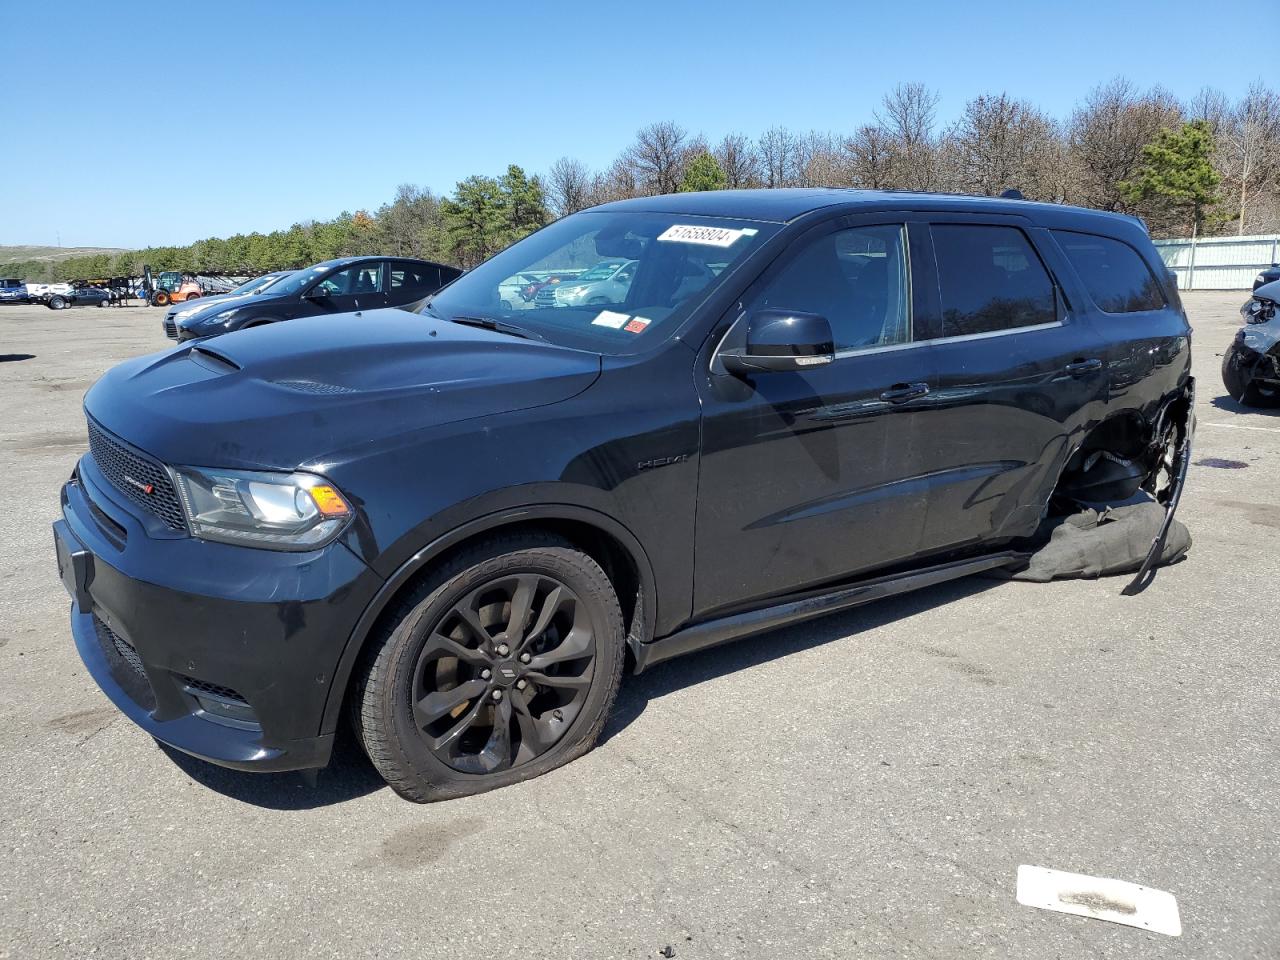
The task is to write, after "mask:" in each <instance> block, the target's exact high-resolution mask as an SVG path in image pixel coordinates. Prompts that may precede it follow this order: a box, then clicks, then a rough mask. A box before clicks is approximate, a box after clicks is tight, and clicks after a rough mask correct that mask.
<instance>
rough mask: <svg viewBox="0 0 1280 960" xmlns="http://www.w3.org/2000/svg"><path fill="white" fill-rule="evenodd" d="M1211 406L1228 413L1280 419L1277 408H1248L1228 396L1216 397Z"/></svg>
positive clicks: (1279, 412) (1211, 401) (1210, 402)
mask: <svg viewBox="0 0 1280 960" xmlns="http://www.w3.org/2000/svg"><path fill="white" fill-rule="evenodd" d="M1209 406H1211V407H1214V408H1216V409H1218V410H1225V411H1227V413H1248V414H1256V415H1259V416H1263V417H1280V408H1275V407H1246V406H1245V405H1244V404H1243V403H1241V402H1240V401H1238V400H1233V399H1232V398H1231V397H1230V396H1228V395H1227V394H1225V393H1224V394H1223V395H1222V396H1220V397H1214V398H1213V399H1212V400H1210V401H1209Z"/></svg>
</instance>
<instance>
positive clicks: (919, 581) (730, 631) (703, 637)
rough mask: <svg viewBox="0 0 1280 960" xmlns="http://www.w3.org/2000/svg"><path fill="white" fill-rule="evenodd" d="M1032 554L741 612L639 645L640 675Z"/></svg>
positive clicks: (945, 566)
mask: <svg viewBox="0 0 1280 960" xmlns="http://www.w3.org/2000/svg"><path fill="white" fill-rule="evenodd" d="M1029 556H1030V555H1029V554H1027V553H1022V552H1020V551H1017V550H1006V551H1003V552H1001V553H990V554H986V555H985V556H981V557H973V558H971V559H968V560H953V561H951V562H950V563H940V564H937V565H936V566H932V567H922V568H921V569H919V570H911V571H908V572H907V573H898V574H893V575H892V576H888V577H876V578H875V579H872V580H863V581H861V582H859V583H855V584H852V585H845V586H842V587H837V588H836V589H834V590H831V591H828V592H826V593H819V594H806V595H805V596H803V597H801V598H799V599H795V600H788V601H785V602H783V603H779V604H775V605H774V606H771V607H763V608H761V609H759V610H749V611H747V612H746V613H735V614H732V615H730V616H727V617H720V618H718V619H715V620H707V621H704V622H703V623H696V624H694V625H693V626H690V627H685V628H684V629H683V630H677V631H676V632H675V633H673V634H670V635H669V636H666V637H662V638H661V639H659V640H651V641H649V642H648V643H642V644H637V645H636V646H635V647H633V650H634V652H635V658H636V669H635V672H636V673H641V672H642V671H644V670H647V669H648V668H649V667H652V666H653V665H654V664H655V663H661V662H662V661H663V660H670V659H671V658H672V657H679V656H683V655H684V654H686V653H693V652H694V651H695V650H703V649H706V648H707V647H715V646H719V645H720V644H722V643H727V642H728V641H730V640H737V639H739V638H741V637H746V636H750V635H751V634H753V633H763V632H764V631H766V630H773V629H775V628H777V627H783V626H787V625H789V624H792V623H800V622H801V621H804V620H812V619H813V618H814V617H821V616H824V615H826V614H828V613H835V612H837V611H839V610H847V609H849V608H850V607H858V606H861V605H862V604H864V603H870V602H871V601H873V600H880V599H882V598H883V597H891V596H894V595H895V594H899V593H908V592H910V591H912V590H919V589H921V588H923V587H932V586H934V585H935V584H938V583H945V582H946V581H948V580H956V579H959V578H960V577H967V576H969V575H970V574H974V573H981V572H982V571H984V570H994V569H995V568H997V567H1012V566H1017V565H1019V564H1025V563H1026V562H1027V558H1028V557H1029Z"/></svg>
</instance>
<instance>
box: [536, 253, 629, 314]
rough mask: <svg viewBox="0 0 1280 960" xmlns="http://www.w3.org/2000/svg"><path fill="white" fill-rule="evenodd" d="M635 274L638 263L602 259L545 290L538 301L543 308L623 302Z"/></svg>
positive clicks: (539, 295)
mask: <svg viewBox="0 0 1280 960" xmlns="http://www.w3.org/2000/svg"><path fill="white" fill-rule="evenodd" d="M635 272H636V261H634V260H601V261H600V262H599V263H597V264H596V265H595V266H594V267H592V268H591V269H590V270H587V271H586V272H584V273H580V274H578V275H577V276H576V277H574V278H573V279H572V280H565V281H563V282H561V283H558V284H556V285H555V286H548V287H543V288H542V289H541V290H539V291H538V294H537V296H536V297H535V298H534V302H535V303H536V304H537V305H538V306H540V307H555V306H569V305H572V306H581V305H583V304H605V303H621V302H622V301H623V300H625V299H626V298H627V291H628V290H629V289H631V280H632V278H633V277H634V276H635Z"/></svg>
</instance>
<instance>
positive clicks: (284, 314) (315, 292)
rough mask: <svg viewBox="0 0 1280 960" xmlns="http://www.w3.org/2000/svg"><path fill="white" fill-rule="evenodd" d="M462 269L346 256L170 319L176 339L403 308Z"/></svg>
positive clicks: (168, 326)
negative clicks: (255, 291) (301, 319)
mask: <svg viewBox="0 0 1280 960" xmlns="http://www.w3.org/2000/svg"><path fill="white" fill-rule="evenodd" d="M461 273H462V271H461V270H459V269H458V268H457V267H450V266H446V265H444V264H442V263H432V262H431V261H429V260H412V259H408V258H404V257H394V258H391V257H343V258H341V259H338V260H326V261H325V262H324V263H318V264H316V265H315V266H313V267H307V268H305V269H303V270H298V271H295V272H294V273H292V274H291V275H290V276H288V277H285V278H283V279H281V280H278V281H276V282H275V283H273V284H271V286H269V287H267V288H266V289H264V290H262V291H261V292H260V293H258V294H255V295H253V296H249V297H243V298H239V297H237V298H236V299H234V300H229V301H223V302H221V303H215V304H212V305H211V306H209V307H202V308H201V309H199V310H197V311H196V312H195V313H193V314H191V315H190V316H186V317H182V318H181V319H175V320H174V321H172V322H170V320H169V319H168V318H167V317H166V318H165V325H164V332H165V336H167V337H169V338H170V339H173V340H194V339H198V338H202V337H212V336H216V335H218V334H222V333H229V332H231V331H233V330H240V329H243V328H246V327H260V326H263V325H264V324H268V323H277V322H279V321H281V320H293V319H295V318H297V317H312V316H316V315H318V314H322V313H347V312H353V311H362V312H363V311H366V310H377V309H379V308H381V307H403V306H408V305H410V304H414V303H417V302H419V301H421V300H423V299H425V298H426V297H428V296H430V295H431V294H433V293H435V292H436V291H437V290H439V289H440V288H441V287H443V286H444V285H445V284H446V283H449V282H450V281H451V280H453V279H454V278H455V277H457V276H459V275H460V274H461Z"/></svg>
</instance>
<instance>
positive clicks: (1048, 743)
mask: <svg viewBox="0 0 1280 960" xmlns="http://www.w3.org/2000/svg"><path fill="white" fill-rule="evenodd" d="M1185 299H1186V303H1187V307H1188V311H1189V313H1190V315H1191V318H1192V322H1193V324H1194V326H1195V335H1194V358H1195V361H1194V362H1195V368H1196V370H1195V372H1196V374H1197V376H1198V377H1199V393H1198V398H1197V405H1198V410H1197V413H1198V416H1199V424H1200V427H1199V432H1198V435H1197V449H1196V454H1195V459H1196V460H1197V461H1199V463H1198V465H1196V466H1193V467H1192V469H1191V473H1190V477H1189V481H1188V486H1187V491H1186V494H1185V497H1184V500H1183V507H1182V510H1181V513H1180V516H1181V517H1182V519H1183V520H1184V521H1185V522H1186V523H1187V525H1188V526H1189V527H1190V529H1191V532H1192V535H1193V537H1194V538H1195V544H1194V546H1193V548H1192V550H1191V553H1190V555H1189V557H1188V559H1187V560H1186V561H1185V562H1183V563H1181V564H1178V565H1177V566H1174V567H1172V568H1168V569H1165V570H1162V571H1161V572H1160V574H1159V575H1158V576H1157V578H1156V580H1155V582H1154V584H1153V585H1152V586H1151V587H1150V588H1149V589H1148V590H1146V591H1145V592H1144V593H1142V594H1140V595H1138V596H1136V597H1123V596H1121V594H1120V590H1121V587H1122V586H1123V585H1124V580H1123V579H1108V580H1100V581H1092V582H1068V583H1053V584H1047V585H1038V584H1029V583H1010V582H997V581H994V580H990V579H970V580H966V581H960V582H955V583H951V584H947V585H944V586H941V587H937V588H934V589H930V590H927V591H923V592H920V593H916V594H911V595H907V596H904V597H899V598H896V599H892V600H888V601H884V602H881V603H879V604H875V605H872V606H868V607H865V608H862V609H859V610H855V611H852V612H849V613H846V614H842V615H837V616H833V617H830V618H828V619H825V620H820V621H817V622H813V623H809V624H805V625H801V626H797V627H793V628H789V629H785V630H781V631H777V632H774V633H770V634H766V635H764V636H760V637H756V638H753V639H749V640H745V641H741V642H739V643H736V644H733V645H729V646H727V647H723V648H720V649H716V650H711V651H707V652H704V653H701V654H697V655H694V656H691V657H688V658H685V659H682V660H676V661H672V662H670V663H667V664H663V665H661V666H659V667H657V668H655V669H653V670H652V671H651V672H649V673H646V674H644V675H643V676H640V677H633V678H628V680H627V681H626V682H624V685H623V690H622V693H621V695H620V699H619V704H618V708H617V714H616V716H615V717H614V719H613V721H612V722H611V724H610V725H609V727H608V730H607V736H606V739H605V741H604V742H603V743H602V744H601V746H600V747H599V748H597V749H596V750H595V751H594V752H593V753H591V754H589V755H587V756H586V757H584V758H582V759H581V760H578V761H576V762H575V763H573V764H571V765H570V766H568V767H566V768H564V769H562V770H559V771H556V772H554V773H552V774H550V775H548V776H545V777H542V778H540V779H537V780H533V781H531V782H528V783H525V784H521V785H519V786H516V787H512V788H508V789H505V790H500V791H497V792H494V793H489V794H486V795H483V796H480V797H474V798H470V799H464V800H455V801H450V802H447V803H442V804H435V805H431V806H417V805H413V804H410V803H406V802H405V801H402V800H400V799H398V798H397V797H396V796H395V794H393V793H392V792H391V791H390V790H389V789H387V788H386V787H384V786H383V785H382V784H381V782H380V781H379V780H378V779H377V776H376V774H374V772H373V771H372V769H371V768H370V767H369V766H368V764H367V762H365V761H364V760H363V759H362V758H361V756H360V755H359V753H358V751H356V750H354V749H352V748H350V745H348V747H347V748H346V749H344V750H342V751H341V755H340V757H339V760H338V761H337V763H336V764H335V766H334V767H333V768H331V769H329V770H327V771H325V772H323V773H322V774H321V775H320V777H319V781H318V784H317V785H316V786H314V787H313V786H309V785H308V784H306V783H305V782H304V781H303V780H302V778H300V777H299V776H297V775H293V774H288V775H283V774H282V775H256V776H255V775H251V774H242V773H234V772H230V771H226V770H221V769H218V768H215V767H211V766H207V765H205V764H203V763H200V762H198V761H195V760H191V759H188V758H184V757H182V756H180V755H173V754H170V753H168V752H166V751H165V750H162V749H160V748H159V747H158V746H157V745H156V743H155V742H154V741H152V740H151V739H150V738H149V737H147V736H146V735H144V734H143V733H142V732H141V731H140V730H138V729H137V728H135V727H134V726H133V725H132V724H130V723H129V722H128V721H127V720H125V719H124V718H123V717H121V716H119V715H118V714H117V712H116V711H115V709H114V708H113V707H112V706H111V705H110V704H109V703H108V701H107V700H106V698H105V697H104V696H103V695H102V694H101V693H100V692H99V691H98V690H97V688H96V687H95V685H94V684H93V682H92V681H91V680H90V679H89V677H88V676H87V675H86V673H85V670H84V668H83V667H82V666H81V664H80V661H79V659H78V658H77V656H76V653H75V650H74V647H73V645H72V642H71V639H70V635H69V631H68V623H67V610H68V600H67V597H66V595H65V593H64V591H63V589H62V586H61V584H60V583H59V581H58V578H57V574H56V569H55V562H54V556H53V547H52V540H51V536H50V530H49V525H50V523H51V522H52V521H53V520H54V519H55V518H56V517H57V515H58V509H59V508H58V488H59V485H60V484H61V483H62V481H63V480H64V479H65V478H66V476H67V475H68V474H69V473H70V471H71V469H72V467H73V465H74V464H75V461H76V459H77V458H78V457H79V455H80V454H81V453H82V452H83V450H84V448H85V446H86V439H85V426H84V418H83V415H82V412H81V409H80V400H81V397H82V395H83V393H84V391H85V390H86V389H87V388H88V387H89V386H90V384H92V382H93V381H94V380H95V379H96V378H97V377H98V376H99V375H101V373H102V372H103V371H104V370H106V369H107V368H108V367H110V366H111V365H112V364H114V363H116V362H118V361H119V360H122V359H124V358H126V357H129V356H133V355H136V354H139V353H143V352H147V351H151V350H157V349H161V348H163V347H165V346H166V341H165V340H164V338H163V336H162V334H161V331H160V318H161V316H162V314H163V310H157V309H151V308H144V307H134V308H125V309H97V308H88V307H80V308H73V309H70V310H66V311H60V312H53V311H49V310H47V309H45V308H44V307H39V306H34V307H3V306H0V482H3V496H2V497H0V515H3V518H4V521H5V524H6V528H7V529H6V532H5V534H4V536H3V537H2V538H0V664H2V665H3V669H0V863H3V867H2V868H0V957H4V958H7V957H14V958H22V960H35V958H45V957H77V958H79V957H86V956H89V955H93V956H97V957H120V958H126V957H127V958H131V960H139V958H148V957H157V958H158V957H165V958H175V957H188V956H191V957H201V958H207V957H210V956H232V955H249V956H275V957H293V956H307V957H386V958H390V957H406V958H414V960H424V958H432V957H450V958H481V957H483V958H489V960H500V958H508V957H511V958H516V957H518V958H531V957H548V958H584V960H585V958H591V960H599V958H613V957H657V956H660V955H662V954H661V953H660V951H661V952H666V949H667V948H668V947H670V948H671V954H672V955H674V956H676V957H681V958H710V957H734V958H745V957H752V958H754V957H768V958H821V957H841V958H851V957H859V958H861V957H912V958H928V957H956V956H960V955H964V956H966V957H1001V958H1004V957H1019V958H1021V957H1035V958H1049V957H1070V958H1073V960H1075V958H1081V957H1089V958H1099V957H1195V958H1201V960H1202V958H1213V957H1224V958H1226V957H1229V958H1235V960H1238V958H1244V957H1272V956H1276V955H1280V895H1278V894H1277V889H1278V881H1280V839H1278V838H1277V826H1276V825H1277V823H1280V789H1277V788H1278V787H1280V764H1278V763H1277V760H1278V756H1277V731H1278V730H1280V721H1278V720H1277V717H1278V715H1280V711H1278V710H1277V707H1280V682H1278V681H1280V654H1278V652H1277V631H1276V625H1275V624H1276V615H1275V611H1276V602H1275V593H1276V589H1277V588H1276V584H1277V582H1280V551H1277V549H1276V546H1275V542H1276V539H1275V538H1276V536H1277V534H1278V531H1280V505H1278V493H1280V482H1278V481H1280V416H1278V415H1277V413H1275V412H1267V411H1256V410H1245V409H1242V408H1240V407H1239V406H1238V405H1236V404H1235V403H1234V402H1233V401H1231V400H1230V399H1229V398H1226V397H1225V396H1224V393H1223V389H1222V385H1221V380H1220V378H1219V376H1218V365H1219V363H1220V355H1221V353H1222V350H1223V349H1224V347H1225V346H1226V344H1227V343H1228V342H1229V341H1230V339H1231V336H1232V335H1233V332H1234V330H1235V329H1236V327H1237V326H1238V324H1239V318H1238V316H1237V314H1236V309H1237V308H1238V306H1239V304H1240V303H1241V302H1242V301H1243V299H1244V295H1243V294H1241V293H1198V294H1187V295H1186V297H1185ZM1215 460H1216V461H1218V462H1219V463H1218V465H1210V464H1212V463H1213V462H1214V461H1215ZM1223 462H1225V463H1223ZM1019 864H1034V865H1037V866H1044V867H1052V868H1056V869H1060V870H1068V871H1073V872H1077V873H1085V874H1091V875H1097V876H1105V877H1115V878H1119V879H1123V880H1130V881H1134V882H1137V883H1140V884H1144V885H1147V886H1150V887H1156V888H1159V889H1161V890H1167V891H1170V892H1172V893H1173V894H1174V895H1175V896H1176V897H1177V900H1178V905H1179V907H1180V910H1181V916H1182V925H1183V935H1182V936H1181V937H1176V938H1174V937H1164V936H1161V935H1158V934H1154V933H1147V932H1143V931H1140V930H1136V929H1133V928H1129V927H1123V926H1118V925H1113V924H1108V923H1103V922H1100V921H1097V920H1090V919H1083V918H1080V917H1073V916H1066V915H1063V914H1058V913H1050V912H1046V911H1042V910H1037V909H1033V908H1029V907H1024V906H1019V905H1018V904H1017V903H1016V902H1015V899H1014V884H1015V875H1016V872H1017V869H1018V866H1019Z"/></svg>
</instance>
